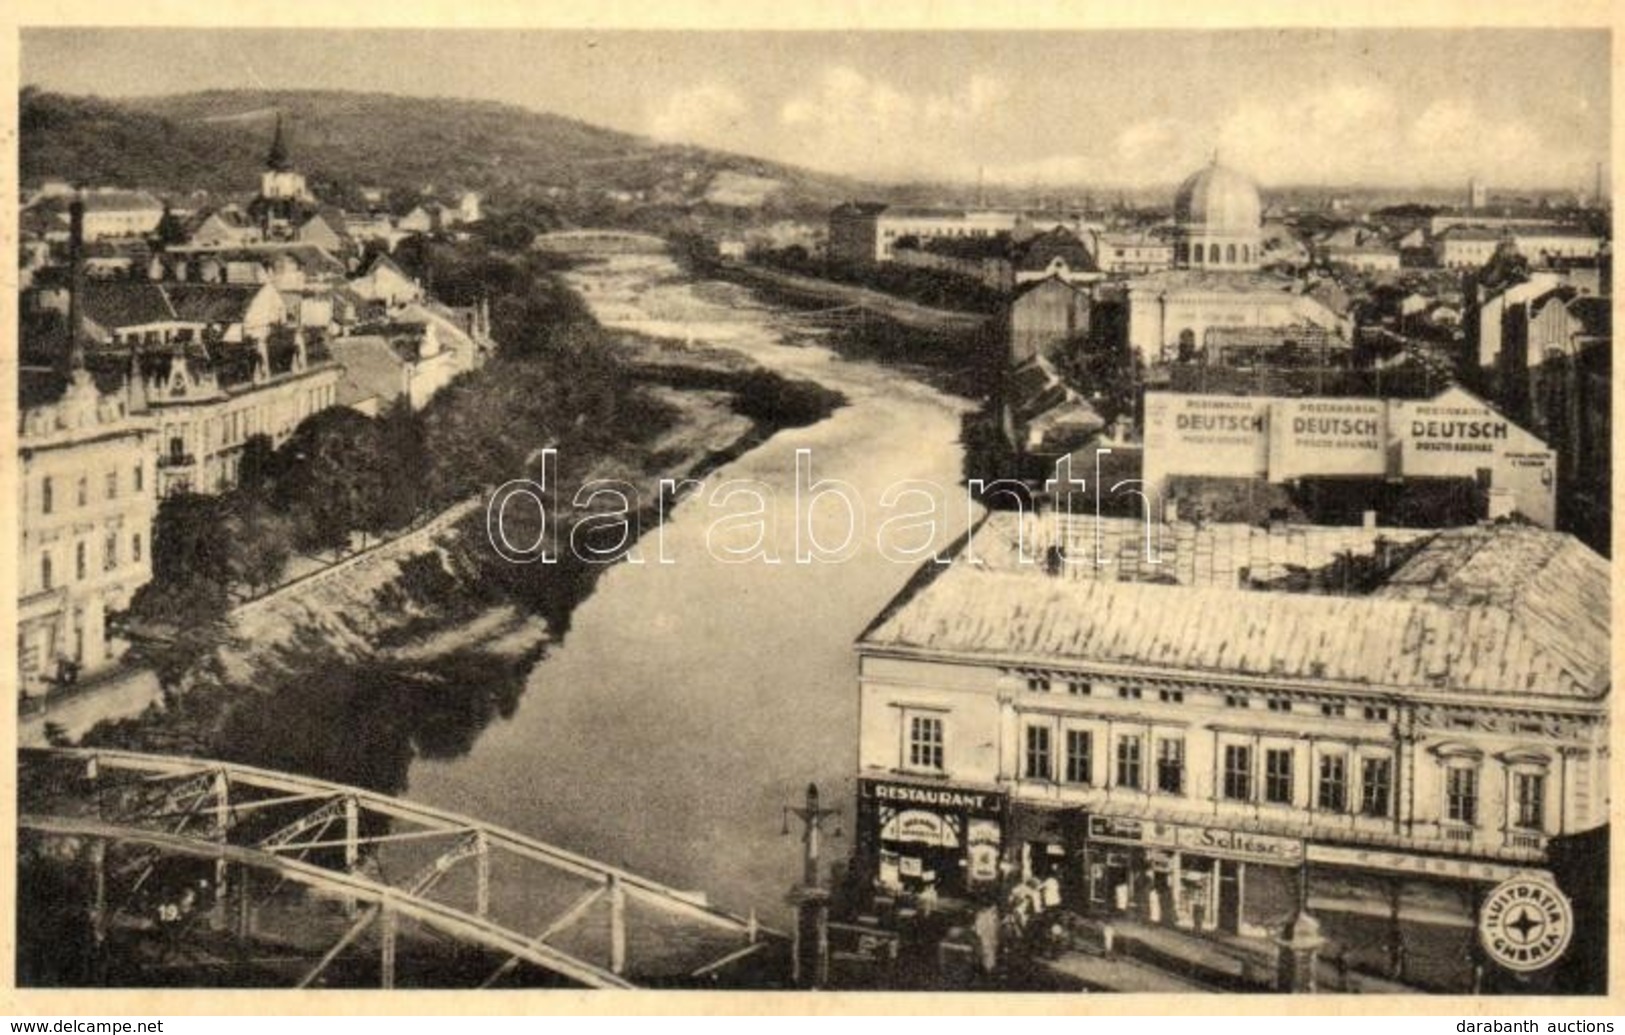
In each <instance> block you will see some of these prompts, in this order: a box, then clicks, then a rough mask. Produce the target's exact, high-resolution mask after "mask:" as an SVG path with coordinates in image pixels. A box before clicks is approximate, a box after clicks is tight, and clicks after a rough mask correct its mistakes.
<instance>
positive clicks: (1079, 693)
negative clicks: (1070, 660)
mask: <svg viewBox="0 0 1625 1035" xmlns="http://www.w3.org/2000/svg"><path fill="white" fill-rule="evenodd" d="M1094 689H1095V688H1094V687H1093V686H1091V685H1090V684H1089V682H1088V681H1087V680H1083V679H1074V680H1071V681H1070V682H1068V683H1067V684H1066V692H1067V693H1069V694H1071V695H1073V696H1074V697H1088V696H1089V695H1090V694H1091V693H1093V692H1094Z"/></svg>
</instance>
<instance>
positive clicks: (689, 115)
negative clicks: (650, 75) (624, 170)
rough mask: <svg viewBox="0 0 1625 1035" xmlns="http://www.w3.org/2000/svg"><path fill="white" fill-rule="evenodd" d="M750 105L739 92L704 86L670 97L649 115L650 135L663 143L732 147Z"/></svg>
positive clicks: (708, 84)
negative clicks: (669, 141)
mask: <svg viewBox="0 0 1625 1035" xmlns="http://www.w3.org/2000/svg"><path fill="white" fill-rule="evenodd" d="M749 113H750V105H749V103H748V102H747V101H746V100H745V98H744V97H743V96H742V95H741V94H740V93H739V92H738V91H737V90H735V89H733V88H732V87H729V86H724V85H722V84H720V83H703V84H701V85H699V86H694V87H690V88H688V89H686V90H678V91H677V92H675V93H673V94H670V95H668V96H667V97H666V98H665V99H664V100H663V101H661V102H660V103H659V104H658V105H655V106H654V107H653V108H652V110H651V111H650V112H649V117H648V126H649V134H650V135H651V136H653V137H656V138H658V139H660V140H671V141H676V142H679V143H687V144H716V145H723V146H728V145H730V144H731V143H733V142H734V138H736V137H737V136H738V133H739V130H740V127H741V124H742V123H743V122H744V120H745V118H746V117H747V116H748V115H749Z"/></svg>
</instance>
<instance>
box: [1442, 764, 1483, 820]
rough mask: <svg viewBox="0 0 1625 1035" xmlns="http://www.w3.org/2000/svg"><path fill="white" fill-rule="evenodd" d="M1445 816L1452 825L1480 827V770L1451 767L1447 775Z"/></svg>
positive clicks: (1466, 767)
mask: <svg viewBox="0 0 1625 1035" xmlns="http://www.w3.org/2000/svg"><path fill="white" fill-rule="evenodd" d="M1445 816H1446V817H1447V818H1449V820H1450V821H1451V822H1452V823H1465V824H1467V825H1468V826H1477V825H1478V770H1477V769H1473V768H1470V767H1468V766H1460V765H1458V766H1451V767H1450V768H1449V769H1448V770H1446V775H1445Z"/></svg>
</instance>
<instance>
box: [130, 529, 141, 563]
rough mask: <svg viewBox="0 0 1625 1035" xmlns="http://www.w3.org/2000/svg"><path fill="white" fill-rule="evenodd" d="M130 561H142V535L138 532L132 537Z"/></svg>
mask: <svg viewBox="0 0 1625 1035" xmlns="http://www.w3.org/2000/svg"><path fill="white" fill-rule="evenodd" d="M130 560H132V561H135V562H137V563H139V562H140V560H141V533H140V532H137V533H136V534H135V535H132V536H131V537H130Z"/></svg>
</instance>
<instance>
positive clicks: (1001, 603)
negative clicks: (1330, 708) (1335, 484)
mask: <svg viewBox="0 0 1625 1035" xmlns="http://www.w3.org/2000/svg"><path fill="white" fill-rule="evenodd" d="M1019 521H1020V519H1019V517H1018V516H1017V515H1015V514H1011V513H1007V512H1005V513H994V514H992V515H990V516H989V517H988V518H987V519H986V520H985V521H984V522H983V523H982V524H981V525H980V526H979V527H978V528H977V530H976V531H975V533H974V534H973V536H972V537H971V538H970V539H968V540H966V541H963V542H962V543H961V548H960V549H959V551H958V552H957V553H956V554H955V556H954V557H953V559H952V561H951V563H949V564H947V565H946V566H937V565H928V566H926V567H925V568H923V569H922V570H921V572H920V574H919V575H918V576H917V577H916V578H915V579H914V580H913V581H912V582H911V583H910V584H909V585H908V587H906V588H905V589H904V591H903V592H902V593H901V594H899V596H898V597H897V598H896V599H895V600H893V601H892V603H891V604H890V605H889V606H888V607H887V609H886V611H885V612H883V613H882V615H881V616H880V617H879V618H878V619H876V621H875V622H874V623H873V624H872V625H871V626H870V628H869V629H868V630H867V631H866V632H865V633H864V634H863V637H862V639H861V640H860V645H861V646H862V647H864V648H866V649H871V650H886V649H897V650H904V651H924V652H929V653H933V654H939V655H946V656H950V657H962V658H975V659H977V660H982V661H997V662H1000V663H1006V664H1052V665H1053V664H1078V665H1081V666H1090V665H1106V666H1137V667H1143V668H1149V669H1155V670H1160V671H1163V672H1167V673H1171V674H1176V675H1177V674H1191V675H1198V674H1200V675H1212V676H1219V677H1226V676H1231V677H1235V676H1239V677H1254V678H1261V679H1267V680H1271V681H1290V682H1293V683H1296V684H1300V685H1313V684H1317V683H1319V684H1332V685H1339V686H1347V685H1349V684H1353V685H1356V686H1363V687H1368V688H1370V689H1372V690H1374V691H1378V692H1396V693H1406V692H1428V693H1462V694H1483V695H1506V696H1511V695H1517V696H1523V697H1535V698H1539V697H1556V698H1566V699H1569V700H1597V699H1600V698H1603V697H1605V696H1606V695H1607V693H1608V689H1609V684H1610V679H1609V670H1608V662H1609V654H1608V650H1609V635H1608V610H1609V577H1608V566H1607V562H1605V561H1604V560H1603V559H1602V558H1601V557H1598V556H1597V555H1596V554H1594V553H1592V552H1591V551H1590V550H1588V549H1587V548H1586V547H1584V546H1583V545H1581V544H1580V543H1579V542H1578V541H1577V540H1575V539H1573V537H1571V536H1567V535H1564V534H1561V533H1553V532H1546V531H1543V530H1539V529H1533V528H1526V527H1520V526H1511V525H1495V526H1485V527H1473V528H1463V529H1453V530H1449V531H1444V532H1439V533H1435V534H1433V536H1432V538H1431V540H1429V541H1427V542H1426V543H1425V544H1424V545H1422V546H1421V548H1420V550H1419V551H1418V552H1416V553H1415V555H1414V556H1412V557H1410V559H1409V560H1408V561H1406V562H1405V563H1403V564H1402V565H1401V566H1400V567H1399V568H1398V570H1397V571H1395V572H1394V573H1393V574H1392V576H1391V577H1390V578H1388V579H1387V580H1386V581H1384V582H1383V583H1382V584H1381V585H1380V586H1379V587H1378V588H1377V589H1376V590H1375V591H1374V592H1370V593H1367V594H1363V595H1329V594H1324V593H1309V592H1300V591H1286V590H1274V591H1270V590H1260V589H1242V588H1236V587H1235V585H1234V584H1232V585H1229V586H1227V585H1223V584H1222V582H1221V581H1214V582H1211V583H1205V582H1204V583H1186V584H1180V583H1174V582H1170V581H1161V582H1148V581H1142V582H1120V581H1115V578H1116V576H1115V575H1111V574H1108V575H1105V576H1102V575H1100V574H1098V569H1097V572H1096V574H1093V575H1090V574H1083V575H1081V576H1073V577H1068V576H1067V575H1066V574H1062V575H1057V574H1051V568H1052V566H1051V565H1048V564H1046V563H1044V562H1043V561H1038V562H1036V563H1026V564H1021V563H1015V562H1013V561H1012V560H1011V558H1012V556H1013V554H1012V551H1011V549H1010V543H1011V542H1012V541H1019V533H1020V529H1021V526H1020V524H1019ZM1037 524H1042V522H1038V523H1037ZM1323 531H1325V532H1330V533H1338V532H1342V533H1346V534H1350V535H1358V534H1359V533H1361V532H1362V531H1363V530H1360V529H1350V530H1341V529H1328V530H1323ZM1370 534H1371V533H1367V535H1370ZM1252 548H1255V549H1256V546H1254V547H1252ZM1197 552H1198V554H1199V551H1197ZM1107 556H1108V557H1111V556H1112V555H1111V553H1110V552H1108V553H1107ZM1238 560H1240V559H1238ZM1092 561H1093V558H1092V557H1090V558H1088V559H1087V562H1082V563H1079V564H1078V565H1077V567H1078V568H1080V569H1089V568H1095V567H1096V566H1095V565H1094V564H1093V563H1092ZM1172 566H1173V565H1170V567H1172ZM1066 570H1067V571H1070V569H1066ZM1107 571H1108V572H1110V571H1111V569H1107ZM1497 587H1500V588H1497ZM1507 587H1511V588H1507Z"/></svg>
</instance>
